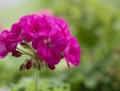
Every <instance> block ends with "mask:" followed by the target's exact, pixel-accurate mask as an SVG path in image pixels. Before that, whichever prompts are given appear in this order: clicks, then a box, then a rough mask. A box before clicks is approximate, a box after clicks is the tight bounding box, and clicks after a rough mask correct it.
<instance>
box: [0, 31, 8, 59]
mask: <svg viewBox="0 0 120 91" xmlns="http://www.w3.org/2000/svg"><path fill="white" fill-rule="evenodd" d="M8 34H9V32H8V31H7V30H3V31H2V32H1V34H0V58H4V57H5V56H6V55H7V53H8V51H7V48H6V46H7V45H6V40H7V39H6V38H7V35H8Z"/></svg>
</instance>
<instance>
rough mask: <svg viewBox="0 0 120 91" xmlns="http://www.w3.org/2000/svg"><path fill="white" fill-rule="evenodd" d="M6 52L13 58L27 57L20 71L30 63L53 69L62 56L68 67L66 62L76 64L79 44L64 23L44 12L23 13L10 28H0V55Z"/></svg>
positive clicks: (34, 65) (38, 66) (30, 64)
mask: <svg viewBox="0 0 120 91" xmlns="http://www.w3.org/2000/svg"><path fill="white" fill-rule="evenodd" d="M24 49H25V50H24ZM26 49H27V50H29V51H26ZM8 53H11V54H12V56H15V57H20V56H21V55H24V54H25V55H29V56H30V58H29V59H26V60H25V62H24V63H23V64H22V65H21V66H20V70H23V69H25V68H26V69H30V68H31V67H32V66H33V67H35V68H37V69H41V67H42V66H45V67H48V68H50V69H55V66H56V65H57V64H58V63H59V62H60V60H61V59H62V58H65V60H66V63H67V65H68V67H70V65H69V63H71V64H73V65H74V66H78V64H79V62H80V61H79V59H80V47H79V44H78V42H77V40H76V38H75V37H74V36H72V35H71V34H70V30H69V28H68V25H67V23H66V22H65V21H64V20H62V19H60V18H56V17H53V16H48V15H43V16H38V15H35V14H31V15H26V16H23V17H22V18H20V20H19V21H18V22H17V23H14V24H13V25H12V27H11V29H10V31H8V30H3V31H2V32H1V34H0V58H4V57H5V56H6V55H7V54H8Z"/></svg>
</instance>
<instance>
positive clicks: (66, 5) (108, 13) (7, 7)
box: [0, 0, 120, 91]
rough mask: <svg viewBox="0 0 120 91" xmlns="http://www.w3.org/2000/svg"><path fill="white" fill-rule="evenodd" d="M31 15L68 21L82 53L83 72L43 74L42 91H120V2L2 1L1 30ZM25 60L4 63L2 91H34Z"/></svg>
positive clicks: (0, 74)
mask: <svg viewBox="0 0 120 91" xmlns="http://www.w3.org/2000/svg"><path fill="white" fill-rule="evenodd" d="M31 13H36V14H43V13H45V14H50V15H54V16H57V17H62V18H63V19H65V20H66V21H67V22H68V24H69V27H70V30H71V32H72V34H73V35H74V36H76V37H77V39H78V41H79V43H80V46H81V50H82V55H81V58H80V61H81V62H80V65H79V66H78V67H71V68H70V69H68V68H67V66H66V63H65V62H64V61H63V60H62V61H61V63H60V64H59V65H58V66H57V67H56V70H54V71H50V70H48V69H43V70H42V71H40V79H39V90H40V91H120V0H0V31H1V30H3V29H10V26H11V25H12V24H13V23H14V22H17V21H18V20H19V18H20V17H21V16H23V15H26V14H31ZM24 58H25V56H22V57H21V58H13V57H12V56H11V55H9V56H7V57H6V58H4V59H2V60H1V59H0V91H34V71H35V70H34V69H31V70H29V71H22V72H20V71H19V66H20V65H21V64H22V62H23V61H24Z"/></svg>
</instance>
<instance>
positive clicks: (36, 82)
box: [35, 69, 39, 91]
mask: <svg viewBox="0 0 120 91" xmlns="http://www.w3.org/2000/svg"><path fill="white" fill-rule="evenodd" d="M38 80H39V70H38V69H36V72H35V91H38Z"/></svg>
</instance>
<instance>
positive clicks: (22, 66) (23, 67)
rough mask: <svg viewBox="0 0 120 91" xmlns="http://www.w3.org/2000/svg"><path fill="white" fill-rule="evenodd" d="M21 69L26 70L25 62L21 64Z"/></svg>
mask: <svg viewBox="0 0 120 91" xmlns="http://www.w3.org/2000/svg"><path fill="white" fill-rule="evenodd" d="M19 70H20V71H23V70H25V64H24V63H23V64H22V65H21V66H20V68H19Z"/></svg>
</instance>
